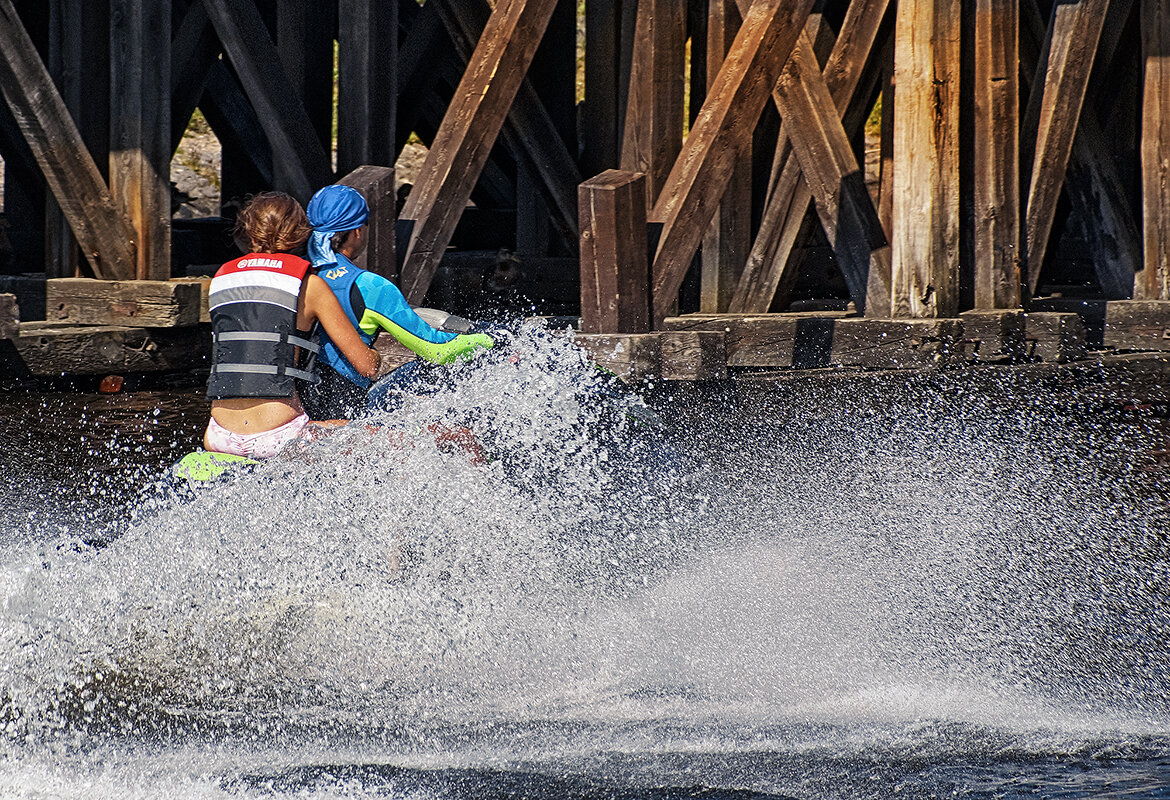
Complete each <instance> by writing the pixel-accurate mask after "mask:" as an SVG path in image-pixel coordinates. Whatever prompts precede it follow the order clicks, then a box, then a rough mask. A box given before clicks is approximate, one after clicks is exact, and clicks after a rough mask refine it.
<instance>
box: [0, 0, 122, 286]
mask: <svg viewBox="0 0 1170 800" xmlns="http://www.w3.org/2000/svg"><path fill="white" fill-rule="evenodd" d="M0 51H2V52H3V53H4V57H3V58H0V92H3V94H4V99H5V101H6V102H7V104H8V108H9V109H10V110H11V111H12V115H13V117H14V118H15V119H16V123H17V126H18V127H19V128H20V132H21V135H22V136H23V137H24V140H25V141H26V142H27V143H28V146H29V148H30V149H31V150H32V153H33V156H34V157H35V158H36V161H37V164H38V165H39V166H40V168H41V171H42V172H43V173H44V175H45V180H46V182H47V183H48V184H49V188H50V190H52V192H53V195H54V196H55V197H56V198H57V202H58V203H59V204H60V205H61V210H62V212H63V213H64V214H65V218H66V219H67V220H69V225H70V226H71V227H72V228H73V234H74V235H75V236H76V237H77V241H78V244H80V245H81V249H82V252H84V253H85V254H86V257H87V258H88V259H89V262H90V265H91V266H92V267H93V271H94V275H96V276H97V277H99V278H132V277H134V264H135V256H134V234H133V229H132V228H131V227H130V223H129V222H128V221H127V220H126V218H125V216H124V215H123V214H122V212H121V210H120V209H119V208H118V207H117V206H116V205H115V204H114V201H113V199H112V198H111V197H110V192H109V190H108V188H107V187H106V184H105V181H104V180H102V176H101V173H99V172H98V169H97V165H96V164H94V161H93V159H92V158H90V156H89V151H88V150H87V149H86V147H85V143H84V142H83V141H82V139H81V134H80V133H79V132H78V130H77V126H76V125H75V124H74V122H73V119H72V117H70V115H69V111H68V109H66V108H65V104H64V103H63V102H62V100H61V95H60V94H58V93H57V90H56V88H55V87H54V86H53V79H52V78H51V77H49V73H48V71H47V70H46V69H45V65H44V64H43V63H42V62H41V58H40V56H39V55H38V54H37V51H36V48H35V47H34V46H33V43H32V40H31V39H29V36H28V33H27V32H26V31H25V30H24V26H23V25H22V24H21V22H20V17H18V16H17V14H16V9H15V8H13V6H12V0H0Z"/></svg>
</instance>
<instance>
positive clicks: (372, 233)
mask: <svg viewBox="0 0 1170 800" xmlns="http://www.w3.org/2000/svg"><path fill="white" fill-rule="evenodd" d="M338 183H344V184H345V185H346V186H352V187H353V188H354V189H357V190H358V191H359V192H361V193H362V197H364V198H366V204H367V205H368V206H369V207H370V220H369V222H368V223H367V224H368V225H369V229H368V236H369V245H367V247H366V249H365V250H364V251H362V253H361V255H359V256H358V257H357V260H356V261H355V262H354V263H356V264H357V265H358V266H359V267H361V268H363V269H368V270H369V271H370V272H376V273H378V274H379V275H381V276H382V277H384V278H389V279H390V280H392V281H394V280H397V279H398V260H397V258H396V256H395V241H394V240H395V237H394V227H395V223H396V222H397V221H398V210H397V202H398V194H397V192H396V191H395V186H394V167H379V166H373V165H363V166H360V167H358V168H357V169H355V170H354V171H353V172H351V173H349V174H348V175H346V176H345V177H344V178H342V179H341V180H339V181H338Z"/></svg>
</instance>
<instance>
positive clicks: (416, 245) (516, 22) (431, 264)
mask: <svg viewBox="0 0 1170 800" xmlns="http://www.w3.org/2000/svg"><path fill="white" fill-rule="evenodd" d="M555 7H556V0H500V2H499V3H497V5H496V7H495V9H494V10H493V11H492V15H491V17H490V19H489V20H488V23H487V27H486V28H484V32H483V36H482V37H480V40H479V44H477V45H476V48H475V52H474V53H473V54H472V57H471V61H470V63H469V64H468V65H467V71H466V72H465V73H464V75H463V79H462V80H461V81H460V82H459V87H458V88H457V89H456V91H455V97H454V99H453V100H452V101H451V105H450V106H449V107H448V109H447V113H446V114H445V115H444V117H443V122H442V124H441V125H440V126H439V130H438V132H437V133H436V134H435V138H434V141H433V142H432V144H431V148H430V150H429V151H428V152H427V157H426V161H425V162H423V167H422V172H421V174H420V175H419V181H418V183H417V184H415V187H414V190H413V191H411V193H410V197H409V198H407V201H406V206H405V207H404V208H403V210H402V217H403V218H404V219H409V220H414V221H415V227H414V233H413V235H412V236H411V240H410V243H409V245H407V249H406V259H405V263H404V266H403V270H402V283H403V286H402V289H403V294H405V295H406V299H407V300H409V301H411V302H413V303H418V302H420V301H421V300H422V298H423V296H424V295H425V294H426V292H427V288H428V287H429V286H430V283H431V278H432V277H433V276H434V274H435V270H436V269H438V266H439V260H440V259H441V258H442V256H443V251H444V250H446V249H447V245H448V243H450V241H451V234H452V233H454V231H455V225H456V224H457V223H458V222H459V216H460V214H461V213H462V211H463V208H464V206H465V205H466V204H467V200H468V198H469V197H470V196H471V189H472V187H473V186H474V185H475V181H476V178H477V177H478V176H479V173H480V170H481V169H483V165H484V163H485V162H486V161H487V157H488V153H489V152H490V150H491V145H492V144H493V143H494V142H495V140H496V137H497V136H498V135H499V132H500V128H501V126H502V125H503V123H504V116H505V115H506V114H507V113H508V108H509V107H510V106H511V105H512V101H513V100H514V99H515V97H516V93H517V91H519V89H520V83H521V81H522V80H523V79H524V74H525V73H526V72H527V71H528V65H529V64H530V63H531V62H532V56H533V54H534V53H535V52H536V47H537V45H538V44H539V43H540V37H541V36H542V35H543V34H544V28H545V25H547V24H548V20H549V18H550V17H551V16H552V12H553V10H554V9H555Z"/></svg>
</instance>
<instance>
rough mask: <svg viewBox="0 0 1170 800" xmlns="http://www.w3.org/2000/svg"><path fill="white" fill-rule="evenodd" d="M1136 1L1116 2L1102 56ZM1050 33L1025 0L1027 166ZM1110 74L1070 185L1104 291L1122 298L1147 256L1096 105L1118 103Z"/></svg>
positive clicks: (1078, 140) (1090, 113) (1093, 98)
mask: <svg viewBox="0 0 1170 800" xmlns="http://www.w3.org/2000/svg"><path fill="white" fill-rule="evenodd" d="M1132 6H1133V0H1112V2H1111V3H1110V5H1109V16H1108V17H1106V22H1105V26H1104V28H1103V29H1102V32H1101V45H1100V47H1099V53H1098V57H1097V59H1095V60H1096V61H1101V60H1102V59H1108V58H1109V57H1110V53H1111V52H1112V51H1114V50H1116V46H1117V42H1116V39H1117V38H1118V37H1119V36H1120V34H1121V29H1122V28H1124V27H1125V21H1126V17H1127V16H1128V14H1129V11H1130V10H1131V9H1132ZM1045 38H1046V36H1045V23H1044V20H1043V18H1042V16H1041V14H1040V9H1039V7H1038V6H1037V4H1036V0H1020V74H1021V77H1022V78H1023V79H1024V81H1025V88H1030V89H1032V90H1033V91H1032V95H1031V98H1030V102H1029V104H1028V105H1029V107H1028V111H1027V114H1026V115H1025V119H1024V122H1023V130H1024V133H1023V138H1022V141H1021V142H1020V147H1021V157H1022V158H1023V159H1024V160H1023V161H1022V162H1021V164H1020V167H1021V169H1025V168H1026V169H1028V170H1031V166H1032V158H1033V155H1034V150H1033V145H1034V142H1035V138H1036V129H1037V128H1038V127H1039V119H1040V107H1041V100H1042V98H1043V94H1044V91H1043V86H1044V85H1043V82H1042V81H1043V77H1044V71H1043V70H1042V71H1040V73H1039V78H1040V81H1041V82H1040V83H1039V84H1037V85H1035V86H1033V85H1032V84H1033V82H1034V76H1035V75H1036V73H1037V64H1038V63H1040V61H1039V58H1040V53H1041V52H1042V49H1043V51H1044V52H1046V50H1047V47H1048V44H1049V43H1047V42H1046V41H1045ZM1106 51H1109V52H1106ZM1045 57H1046V56H1045ZM1094 72H1096V70H1095V71H1094ZM1107 80H1108V79H1107V76H1105V75H1100V76H1098V77H1095V78H1093V80H1092V81H1091V82H1090V85H1089V88H1088V92H1087V94H1086V99H1085V106H1086V108H1085V110H1084V111H1082V113H1081V119H1080V123H1079V125H1078V126H1077V131H1076V136H1075V138H1074V139H1073V150H1072V156H1071V157H1070V159H1069V164H1068V169H1067V173H1066V175H1065V180H1064V190H1065V195H1066V196H1067V197H1068V200H1069V204H1070V206H1071V207H1072V209H1073V210H1074V212H1075V213H1077V214H1079V215H1080V216H1081V218H1083V219H1084V220H1085V232H1086V239H1087V243H1088V246H1089V254H1090V256H1091V257H1092V260H1093V268H1094V270H1095V271H1096V273H1097V280H1098V282H1099V283H1100V284H1101V289H1102V291H1103V292H1104V293H1105V295H1106V297H1109V298H1111V299H1122V298H1127V297H1130V296H1132V294H1133V291H1134V270H1135V268H1136V267H1137V265H1139V264H1140V263H1141V261H1142V234H1141V230H1140V228H1139V227H1138V216H1137V212H1136V211H1135V210H1134V209H1133V206H1132V203H1131V202H1130V198H1129V190H1128V187H1127V186H1126V185H1125V182H1124V181H1123V180H1122V178H1121V176H1120V174H1119V173H1118V169H1117V164H1116V162H1115V153H1114V151H1115V150H1116V148H1115V147H1114V146H1113V143H1111V142H1110V141H1109V137H1108V136H1107V135H1106V134H1105V132H1104V131H1103V130H1102V128H1101V124H1100V121H1099V120H1098V116H1097V113H1096V111H1095V110H1096V109H1098V108H1105V107H1107V106H1111V105H1112V103H1111V102H1110V101H1108V100H1104V99H1102V95H1103V94H1107V93H1109V92H1112V91H1113V88H1112V86H1110V85H1109V84H1108V82H1107ZM1029 142H1031V144H1029ZM1029 174H1030V173H1029Z"/></svg>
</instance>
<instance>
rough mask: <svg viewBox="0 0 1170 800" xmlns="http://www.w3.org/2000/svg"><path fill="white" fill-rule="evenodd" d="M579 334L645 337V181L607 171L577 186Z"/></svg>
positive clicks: (647, 297)
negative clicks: (639, 334) (579, 251)
mask: <svg viewBox="0 0 1170 800" xmlns="http://www.w3.org/2000/svg"><path fill="white" fill-rule="evenodd" d="M577 198H578V202H579V204H580V214H581V218H580V226H581V332H582V333H647V332H649V330H650V270H649V266H648V264H647V258H648V255H647V245H646V177H645V176H644V175H642V174H641V173H638V172H624V171H621V170H616V169H611V170H606V171H605V172H603V173H601V174H600V175H598V176H597V177H595V178H591V179H590V180H587V181H585V182H584V183H582V184H581V187H580V189H579V190H578V194H577Z"/></svg>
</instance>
